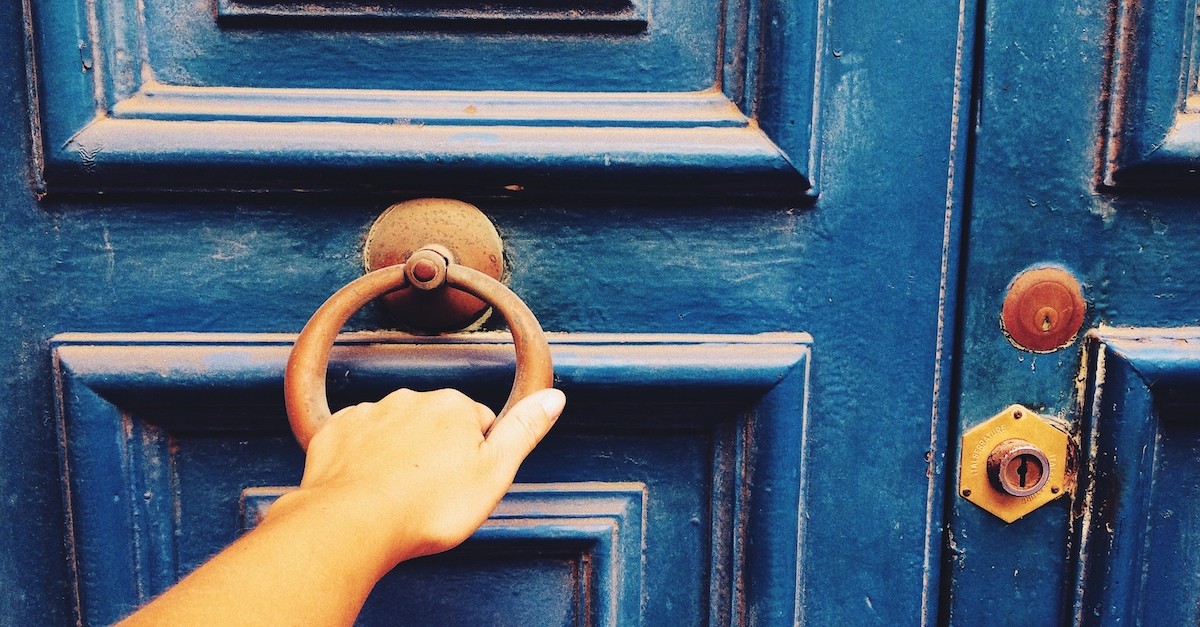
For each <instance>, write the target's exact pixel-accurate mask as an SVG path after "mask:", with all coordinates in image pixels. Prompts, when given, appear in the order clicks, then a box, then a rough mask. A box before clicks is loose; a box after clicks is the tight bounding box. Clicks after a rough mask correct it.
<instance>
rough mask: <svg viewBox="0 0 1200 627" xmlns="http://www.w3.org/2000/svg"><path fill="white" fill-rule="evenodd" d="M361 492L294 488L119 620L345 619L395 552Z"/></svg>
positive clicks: (135, 622)
mask: <svg viewBox="0 0 1200 627" xmlns="http://www.w3.org/2000/svg"><path fill="white" fill-rule="evenodd" d="M356 501H361V499H353V498H347V497H343V496H341V495H339V494H338V493H337V492H336V491H325V492H321V491H316V492H315V493H312V492H308V491H303V490H301V491H299V492H296V493H292V494H289V495H287V496H285V497H283V498H282V499H280V501H279V502H278V503H277V504H276V505H275V506H274V507H272V508H271V510H270V511H269V512H268V514H267V516H266V518H265V519H264V520H263V521H262V523H261V524H260V525H259V526H258V527H256V528H255V529H254V530H253V531H251V532H249V533H247V534H246V535H245V536H243V537H242V538H240V539H239V540H238V541H237V542H236V543H234V544H233V545H232V546H230V547H229V548H228V549H227V550H225V551H224V552H222V553H221V554H219V555H217V556H216V557H214V558H213V559H212V560H210V561H209V562H207V563H205V564H204V565H202V566H201V567H200V568H198V569H196V571H195V572H193V573H192V574H190V575H188V576H187V577H186V578H185V579H184V580H183V581H181V582H180V583H179V584H178V585H177V586H175V587H174V588H172V589H171V590H169V591H168V592H166V593H165V594H163V595H162V596H161V597H159V598H158V599H155V600H154V601H153V602H151V603H150V604H149V605H147V606H146V607H144V608H143V609H142V610H140V611H139V612H138V613H137V614H134V615H133V616H131V617H130V618H129V619H127V620H126V621H125V622H123V623H122V625H129V626H136V625H266V624H270V625H302V624H303V625H350V624H352V623H353V622H354V619H355V617H356V616H357V614H358V612H359V610H360V609H361V608H362V604H363V602H364V601H365V600H366V597H367V594H368V593H369V592H370V591H371V588H372V587H373V586H374V584H375V582H376V581H377V580H378V579H379V577H381V576H382V575H383V574H384V573H386V572H387V571H388V570H389V569H390V568H391V567H392V566H393V565H394V564H395V563H396V562H398V561H399V559H400V558H402V557H404V556H397V555H394V554H393V553H394V548H392V547H391V546H389V541H388V540H387V539H385V538H383V537H381V536H380V534H379V530H380V529H384V528H387V527H386V526H385V525H380V524H379V521H369V520H363V518H364V517H365V516H366V514H365V512H362V508H360V507H356V506H355V505H356V503H355V502H356Z"/></svg>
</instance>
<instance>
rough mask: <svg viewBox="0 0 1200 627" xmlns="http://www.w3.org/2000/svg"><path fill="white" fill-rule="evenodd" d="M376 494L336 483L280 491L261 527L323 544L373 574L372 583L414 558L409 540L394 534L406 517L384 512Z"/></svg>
mask: <svg viewBox="0 0 1200 627" xmlns="http://www.w3.org/2000/svg"><path fill="white" fill-rule="evenodd" d="M377 500H378V496H377V495H376V496H374V497H373V496H372V495H369V494H357V493H355V492H353V491H351V490H347V489H343V488H338V487H328V486H320V487H306V488H298V489H296V490H294V491H292V492H289V493H287V494H284V495H283V496H281V497H279V499H278V500H276V501H275V503H274V504H273V505H272V506H271V507H270V509H268V510H267V513H266V515H265V516H264V517H263V520H262V523H260V525H259V526H260V528H263V529H264V530H266V529H269V528H276V527H286V528H287V529H288V531H287V533H288V534H295V537H297V538H304V539H305V540H304V541H305V542H306V544H309V545H310V546H315V547H318V548H327V549H328V550H331V551H333V552H334V553H335V554H336V555H338V556H340V558H341V559H343V560H344V561H345V562H346V563H347V565H348V566H349V567H350V568H352V569H354V570H356V571H359V572H362V571H363V570H364V566H366V567H368V568H366V569H365V570H366V571H367V572H370V573H371V576H372V577H373V579H372V582H374V581H375V580H377V579H379V578H380V577H382V576H383V575H385V574H387V572H388V571H390V570H391V569H392V568H394V567H395V566H396V564H398V563H400V562H402V561H404V560H406V559H409V558H410V557H414V556H415V554H416V550H415V549H414V548H413V547H412V546H411V545H412V543H411V542H410V541H408V540H407V539H406V538H405V537H403V536H397V533H398V532H399V531H401V530H403V529H404V528H406V524H405V521H404V520H395V519H392V520H382V519H381V518H389V519H390V518H394V515H384V514H382V513H381V512H380V511H379V509H378V508H376V507H373V504H374V503H375V502H376V501H377Z"/></svg>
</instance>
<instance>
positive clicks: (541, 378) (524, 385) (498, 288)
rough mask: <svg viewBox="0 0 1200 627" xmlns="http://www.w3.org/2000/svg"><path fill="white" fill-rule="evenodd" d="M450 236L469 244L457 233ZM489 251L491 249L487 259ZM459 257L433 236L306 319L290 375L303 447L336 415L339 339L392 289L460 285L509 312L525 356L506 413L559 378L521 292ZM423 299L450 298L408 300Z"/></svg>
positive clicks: (426, 290) (287, 389)
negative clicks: (328, 393)
mask: <svg viewBox="0 0 1200 627" xmlns="http://www.w3.org/2000/svg"><path fill="white" fill-rule="evenodd" d="M463 204H465V203H463ZM467 206H468V207H469V206H470V205H467ZM471 209H472V210H474V211H478V210H475V209H474V208H473V207H472V208H471ZM414 215H415V216H418V218H419V216H420V215H422V214H421V212H417V213H414V214H410V217H412V216H414ZM424 215H428V214H427V213H426V214H424ZM484 220H486V218H484ZM489 225H490V223H489ZM410 227H412V228H411V231H412V232H417V233H420V232H421V231H422V229H421V227H420V226H419V225H410ZM450 239H451V240H452V241H454V242H461V239H456V238H454V237H452V236H451V237H450ZM497 241H498V238H497ZM475 252H477V251H475ZM488 254H490V253H488V252H486V251H485V252H484V255H485V257H486V256H487V255H488ZM457 255H458V251H454V252H452V251H451V248H450V247H449V246H446V245H444V244H442V243H441V242H427V243H426V245H423V246H420V247H418V248H417V249H416V250H414V251H412V252H411V253H410V254H409V255H408V256H407V257H406V258H405V259H404V260H402V263H399V264H397V265H387V266H384V267H381V268H379V269H377V270H373V271H371V272H368V273H367V274H365V275H363V276H361V277H359V278H357V279H355V280H353V281H351V282H350V283H348V284H346V285H345V286H344V287H342V288H341V289H340V290H338V291H337V292H335V293H334V294H333V296H330V297H329V299H328V300H326V301H325V303H324V304H323V305H321V306H320V307H319V308H318V309H317V311H316V313H314V314H313V316H312V318H311V319H310V320H309V321H308V324H306V325H304V329H303V330H302V331H300V335H299V336H298V337H297V338H296V344H295V345H294V346H293V347H292V353H291V355H290V356H289V357H288V362H287V368H286V371H285V373H284V379H283V394H284V401H285V403H286V406H287V414H288V422H289V423H291V426H292V433H294V434H295V436H296V441H297V442H299V443H300V447H301V448H304V449H307V448H308V442H309V440H311V439H312V436H313V435H314V434H316V432H317V430H318V429H320V427H321V424H322V423H324V421H326V420H328V419H329V416H330V412H329V401H328V400H327V399H326V397H325V373H326V370H327V369H328V366H329V356H330V353H331V352H332V350H333V342H334V339H335V338H336V337H337V334H338V332H339V331H340V330H341V328H342V326H343V325H345V324H346V320H348V319H349V318H350V316H351V315H353V314H354V312H356V311H358V310H359V309H360V308H361V307H362V306H363V305H366V304H367V303H368V302H370V301H371V300H373V299H375V298H377V297H379V296H381V295H384V294H388V293H409V294H413V293H421V294H431V295H437V294H439V293H444V292H451V291H455V292H460V293H462V294H463V295H464V296H469V297H470V298H473V299H477V300H478V301H479V302H480V303H481V306H480V307H476V310H477V311H478V310H484V311H486V309H487V308H488V307H492V308H494V309H495V310H496V311H497V312H499V313H500V315H501V316H503V317H504V320H505V321H506V322H507V323H508V327H509V329H511V330H512V336H513V344H514V347H515V349H516V353H517V358H516V375H515V377H514V380H513V387H512V392H511V393H510V394H509V396H508V401H507V402H506V403H505V405H504V408H503V409H501V410H500V417H501V418H502V417H503V416H504V414H505V413H506V412H507V411H508V409H509V408H510V407H512V406H513V404H515V403H516V402H517V401H519V400H521V399H522V398H525V397H526V396H528V395H530V394H532V393H534V392H536V391H538V390H542V389H545V388H548V387H550V386H551V385H552V384H553V382H554V369H553V365H552V364H551V361H550V346H549V344H547V342H546V336H545V334H544V333H542V327H541V325H539V324H538V321H537V318H535V317H534V316H533V313H532V312H531V311H529V308H528V307H526V306H525V303H523V302H521V299H520V298H518V297H517V295H516V294H514V293H513V292H512V291H511V290H509V289H508V288H507V287H505V286H504V285H503V284H501V283H500V282H499V281H497V280H496V278H497V277H495V276H490V275H489V274H486V273H484V272H481V271H479V270H476V269H474V268H470V267H467V266H464V265H462V264H460V263H457V262H456V257H457ZM494 255H495V257H496V259H499V257H500V252H499V251H496V252H495V253H494ZM452 288H453V289H452ZM420 302H425V303H439V302H442V303H444V302H447V301H445V300H442V301H439V300H436V299H430V300H427V301H419V300H416V299H414V300H412V301H410V302H409V303H408V305H406V306H412V305H413V303H420Z"/></svg>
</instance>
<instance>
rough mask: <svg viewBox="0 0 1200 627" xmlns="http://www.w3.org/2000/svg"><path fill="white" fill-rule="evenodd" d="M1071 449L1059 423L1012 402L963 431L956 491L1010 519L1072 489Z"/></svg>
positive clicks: (1022, 514) (1069, 442)
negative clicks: (1000, 410)
mask: <svg viewBox="0 0 1200 627" xmlns="http://www.w3.org/2000/svg"><path fill="white" fill-rule="evenodd" d="M1071 451H1072V449H1071V440H1070V438H1069V437H1068V436H1067V433H1066V430H1065V427H1064V426H1063V425H1061V424H1059V423H1057V422H1055V421H1052V420H1051V419H1048V418H1043V417H1041V416H1039V415H1037V413H1035V412H1034V411H1032V410H1030V409H1028V408H1025V407H1022V406H1020V405H1011V406H1009V407H1007V408H1006V409H1005V410H1004V411H1002V412H1000V413H998V414H996V415H995V416H992V417H991V418H989V419H987V420H985V421H983V422H981V423H979V424H978V425H975V426H974V427H972V428H970V429H968V430H967V431H966V433H963V436H962V451H961V457H960V459H959V467H958V473H959V474H958V493H959V494H960V495H961V496H962V497H963V498H965V499H967V500H968V501H971V502H972V503H975V504H976V505H978V506H980V507H982V508H983V509H985V510H987V511H989V512H991V513H992V514H995V515H996V516H997V517H999V518H1001V519H1002V520H1004V521H1005V522H1013V521H1015V520H1017V519H1018V518H1020V517H1022V516H1024V515H1025V514H1028V513H1029V512H1032V511H1033V510H1035V509H1037V508H1039V507H1041V506H1042V505H1045V504H1046V503H1049V502H1050V501H1053V500H1054V499H1057V498H1058V497H1060V496H1062V495H1063V494H1066V493H1067V492H1068V491H1070V490H1071V489H1072V485H1073V483H1074V477H1075V471H1074V469H1073V468H1071V466H1072V464H1073V460H1074V459H1075V456H1074V455H1072V454H1071Z"/></svg>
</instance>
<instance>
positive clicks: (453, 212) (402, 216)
mask: <svg viewBox="0 0 1200 627" xmlns="http://www.w3.org/2000/svg"><path fill="white" fill-rule="evenodd" d="M431 243H436V244H437V245H438V246H439V247H440V248H439V251H440V252H442V253H443V254H444V256H445V257H446V258H447V259H450V260H452V261H453V262H454V263H456V264H458V265H462V266H466V267H468V268H474V269H475V270H478V271H480V272H482V273H483V274H486V275H487V276H489V277H491V278H493V279H496V280H497V281H502V280H503V278H504V273H505V264H504V244H503V242H501V240H500V234H499V233H497V232H496V227H495V226H493V225H492V222H491V220H488V218H487V216H485V215H483V212H481V211H479V209H477V208H475V206H474V205H470V204H467V203H465V202H461V201H458V200H450V199H448V198H420V199H417V200H409V201H405V202H402V203H398V204H395V205H392V206H391V207H388V209H387V210H386V211H384V212H383V213H382V214H381V215H380V216H379V218H377V219H376V220H375V223H374V224H373V225H371V230H370V232H369V233H368V234H367V243H366V246H364V248H363V260H364V262H365V264H366V268H367V272H371V271H373V270H378V269H380V268H385V267H387V266H394V265H396V264H401V263H404V262H405V261H406V260H408V259H409V257H410V256H412V254H413V253H415V252H416V251H417V250H419V249H421V248H425V247H427V246H429V245H430V244H431ZM410 279H411V277H410ZM414 286H416V287H420V285H417V284H416V283H414ZM379 300H380V304H381V305H382V306H383V308H384V309H385V310H386V311H387V312H388V314H389V315H390V316H391V317H392V318H393V319H394V320H395V321H396V322H397V323H399V324H400V325H401V326H403V327H404V328H405V329H408V330H411V331H416V332H420V333H443V332H446V331H457V330H459V329H465V328H467V327H470V326H471V325H473V324H478V323H481V322H483V321H484V320H485V319H487V316H488V314H489V313H490V311H489V309H488V305H487V303H485V302H483V301H482V300H480V299H478V298H476V297H474V296H472V295H470V294H467V293H466V292H463V291H461V290H457V289H447V290H425V289H416V290H396V291H394V292H391V293H389V294H385V295H384V296H383V297H381V298H380V299H379Z"/></svg>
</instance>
